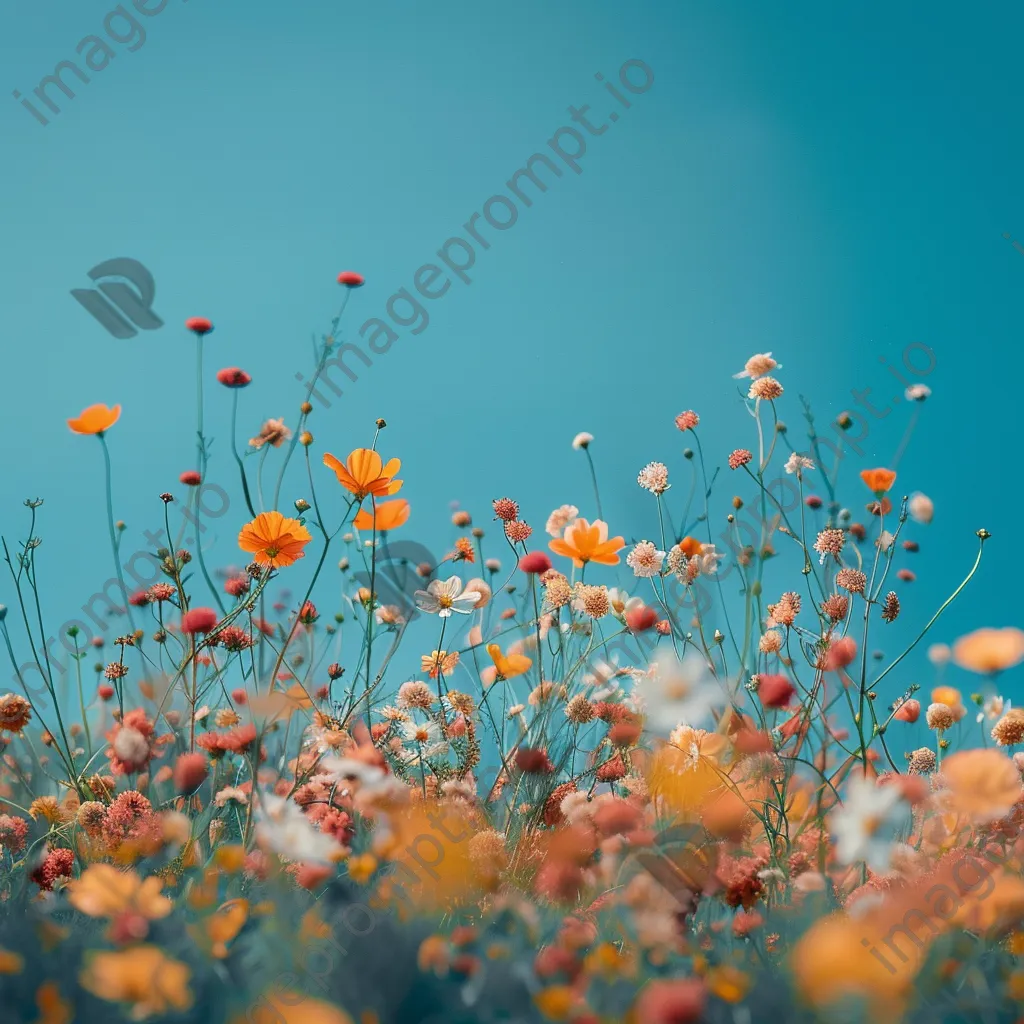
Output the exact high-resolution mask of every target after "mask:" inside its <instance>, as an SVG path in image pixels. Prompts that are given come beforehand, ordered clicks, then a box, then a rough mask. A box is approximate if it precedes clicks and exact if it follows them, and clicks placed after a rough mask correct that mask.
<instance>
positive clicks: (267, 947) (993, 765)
mask: <svg viewBox="0 0 1024 1024" xmlns="http://www.w3.org/2000/svg"><path fill="white" fill-rule="evenodd" d="M337 281H338V284H337V285H336V287H337V288H338V289H339V290H340V293H341V295H342V299H343V301H342V307H341V311H340V312H339V314H338V316H337V317H336V318H335V319H334V321H333V322H332V323H331V325H330V327H329V329H328V330H327V331H326V332H324V333H323V334H322V335H321V336H320V340H319V342H318V347H317V350H316V360H315V363H314V365H313V367H312V368H311V369H310V370H309V371H308V377H307V385H306V386H307V388H308V389H309V390H310V391H312V389H314V388H315V387H316V382H317V380H318V379H319V377H320V375H321V374H322V373H323V371H324V367H325V366H326V365H327V363H328V361H329V360H331V359H332V355H333V353H334V351H335V347H336V345H337V341H336V336H337V334H338V332H339V331H340V330H341V329H342V327H343V323H342V322H343V318H344V315H345V312H346V308H347V306H348V304H349V303H350V302H355V301H358V294H357V293H358V289H359V288H360V287H361V286H362V285H363V283H364V279H363V276H362V275H361V274H360V273H358V272H355V271H346V272H343V273H341V274H340V275H339V276H338V278H337ZM213 331H214V324H213V323H212V322H211V321H210V320H209V319H206V318H204V317H200V316H196V317H191V318H189V319H188V321H187V322H186V324H185V331H184V332H183V333H184V334H185V336H186V337H189V338H191V344H192V345H193V347H194V350H195V368H196V371H195V377H194V381H195V392H194V397H193V398H192V399H191V401H192V402H193V403H194V411H195V423H196V430H195V448H194V462H193V466H194V468H190V469H188V470H186V471H184V472H182V473H181V474H180V476H179V477H178V478H177V479H172V480H169V481H168V482H167V490H166V491H165V492H163V493H160V494H154V495H152V497H151V504H152V509H153V515H154V518H155V519H156V520H157V521H159V522H160V523H161V524H162V526H161V529H160V530H154V531H151V532H150V533H149V534H148V536H150V537H151V538H153V539H154V540H155V541H156V543H155V544H154V546H153V547H152V548H151V549H146V550H144V551H142V552H131V551H129V550H127V549H126V548H125V547H123V546H122V537H123V535H124V529H125V527H124V524H123V523H122V522H120V521H119V520H118V519H117V510H116V502H115V500H114V497H113V495H114V494H115V492H117V491H119V490H120V489H121V488H122V487H124V486H125V484H126V478H125V476H124V469H123V467H121V466H120V464H119V458H118V449H119V435H120V433H121V431H122V430H124V429H125V428H126V424H125V421H126V420H128V419H129V417H130V416H131V415H132V409H131V407H130V406H129V405H127V404H126V405H125V406H124V408H122V405H120V404H113V405H106V404H102V403H96V404H92V405H90V406H88V407H87V408H85V409H83V410H81V411H80V412H77V414H74V415H70V416H68V417H67V427H68V429H69V430H70V431H71V432H72V433H73V434H75V435H78V443H79V444H80V446H81V449H82V453H81V458H82V459H92V460H94V461H95V463H96V466H97V470H98V476H97V480H99V481H101V482H102V483H101V486H100V489H99V490H98V491H97V493H95V494H93V495H91V496H89V500H95V501H100V502H103V503H104V505H105V508H106V510H107V520H108V523H107V525H108V530H107V537H106V541H105V542H106V543H107V544H108V545H109V549H110V559H111V565H112V567H113V569H114V570H115V574H114V575H113V576H112V577H111V584H112V585H111V586H110V587H108V588H107V589H106V590H104V591H103V594H104V595H106V598H107V605H106V609H105V616H106V617H105V618H103V619H101V620H100V621H101V622H103V623H104V624H105V625H107V626H108V627H109V628H106V629H98V628H95V624H93V625H92V626H90V624H89V621H87V620H88V614H87V611H86V612H82V613H80V614H79V617H78V618H72V619H71V620H69V622H70V623H71V624H70V625H69V624H68V623H65V624H64V626H62V627H61V628H60V630H59V633H60V635H59V636H56V637H54V632H53V627H52V626H51V625H50V624H48V623H47V622H46V621H45V619H44V617H43V615H42V612H41V607H42V597H41V580H42V579H44V578H45V577H46V572H45V564H46V557H47V546H46V544H45V543H44V542H43V537H44V535H45V532H46V523H47V513H48V511H49V507H50V500H49V499H48V498H45V499H44V498H31V499H29V500H27V501H25V503H24V504H25V508H24V509H23V512H22V517H21V520H20V522H19V523H18V526H17V530H16V531H14V530H12V531H10V532H5V534H4V537H3V555H4V562H5V569H6V576H5V579H4V581H3V584H2V593H3V595H4V597H5V603H4V606H3V608H2V610H0V632H2V635H3V641H4V646H5V648H6V650H7V653H8V654H9V655H10V662H11V668H12V670H13V673H14V675H13V677H12V682H13V684H14V685H12V686H11V688H10V691H9V692H5V693H4V694H2V695H0V730H2V733H0V735H2V741H3V761H2V771H0V807H2V813H0V855H2V861H0V898H2V910H0V996H2V1000H3V1005H4V1008H5V1010H4V1019H5V1020H11V1021H15V1020H17V1021H25V1022H46V1024H58V1022H70V1021H114V1020H119V1019H130V1020H152V1021H168V1022H170V1021H180V1022H185V1021H197V1022H198V1021H225V1022H228V1021H230V1022H234V1021H239V1022H244V1021H248V1022H259V1024H269V1022H282V1021H283V1022H288V1024H297V1022H306V1024H311V1022H320V1024H327V1022H330V1024H349V1022H359V1024H389V1022H406V1021H409V1022H413V1021H442V1020H443V1021H467V1022H468V1021H499V1020H507V1021H568V1022H573V1024H584V1022H611V1021H631V1022H634V1024H649V1022H650V1024H679V1022H686V1021H703V1020H707V1021H723V1022H726V1021H730V1022H744V1021H757V1020H770V1019H780V1018H781V1019H785V1020H800V1021H808V1022H810V1021H815V1020H835V1019H843V1020H893V1021H895V1020H900V1019H909V1020H917V1019H920V1020H926V1019H927V1020H932V1019H935V1018H936V1016H938V1017H939V1018H940V1019H947V1020H951V1019H956V1020H965V1019H984V1020H993V1021H995V1020H1013V1019H1016V1017H1017V1015H1018V1012H1019V1006H1020V1002H1019V1001H1020V1000H1022V999H1024V972H1022V971H1021V970H1020V969H1019V957H1020V955H1021V953H1022V952H1024V928H1022V921H1024V881H1022V880H1021V877H1020V872H1021V857H1022V853H1024V841H1022V840H1021V838H1020V832H1021V825H1022V824H1024V792H1022V783H1021V776H1022V771H1024V751H1020V750H1019V749H1018V748H1019V746H1020V744H1021V743H1022V742H1024V710H1020V709H1018V708H1016V707H1013V706H1011V701H1010V699H1008V697H1007V694H1006V693H1005V692H1004V690H1003V688H1002V686H1001V680H1002V675H1001V674H1002V673H1003V672H1005V671H1007V670H1009V669H1012V668H1013V667H1014V666H1016V665H1017V664H1019V663H1020V662H1021V661H1022V660H1024V631H1021V630H1020V629H1019V628H1016V627H1014V626H1012V625H1007V624H1006V623H1004V622H998V621H997V622H993V623H992V625H991V627H989V628H982V629H978V630H974V631H972V632H967V633H963V634H961V633H960V632H959V631H958V630H957V627H956V622H957V618H956V614H957V612H956V609H957V602H958V601H964V600H970V596H969V595H970V593H971V586H972V577H973V576H974V575H975V573H976V571H977V569H978V566H979V564H980V563H981V560H982V559H983V558H987V557H991V554H990V552H989V548H990V547H991V546H994V545H997V544H998V542H999V541H998V538H990V536H989V534H988V532H987V531H986V530H985V529H984V528H982V527H980V526H979V529H978V531H977V534H976V536H975V537H973V538H971V546H970V549H968V548H967V547H966V546H965V547H964V549H963V550H961V551H959V552H956V553H955V554H954V555H950V556H949V557H947V558H946V559H945V563H946V566H947V568H948V573H949V588H948V593H946V594H944V595H942V596H941V598H939V599H938V600H936V601H934V602H932V603H931V604H930V605H929V606H928V607H925V608H914V610H913V612H912V614H913V616H914V620H915V622H919V623H920V627H919V628H917V627H915V630H914V633H913V637H912V639H911V640H910V642H909V643H908V644H906V646H905V647H904V649H903V650H901V651H893V652H890V653H888V654H887V655H886V657H885V658H884V659H883V660H879V659H878V658H877V657H875V656H874V655H873V653H872V652H873V651H874V649H875V647H876V646H878V645H881V644H882V643H883V641H884V636H885V634H886V631H887V630H889V629H890V628H892V625H893V623H895V622H896V621H897V620H898V619H899V618H900V617H901V616H902V615H904V614H905V611H904V604H905V603H906V601H907V598H906V597H905V596H903V595H905V594H906V593H907V590H906V589H905V588H904V589H902V590H901V589H900V587H901V583H905V582H906V581H908V580H911V579H912V578H913V573H912V571H911V570H910V568H909V565H910V564H911V563H912V559H913V558H915V557H922V556H920V555H918V554H916V553H917V552H918V550H919V548H920V546H921V545H922V544H923V543H925V538H926V536H927V531H928V528H929V523H930V522H931V521H932V518H933V515H934V514H935V505H934V502H933V501H932V499H930V498H929V497H928V496H927V495H926V493H925V492H924V491H922V490H917V489H916V488H919V487H927V481H923V480H922V481H918V480H914V481H907V482H904V480H903V479H902V477H901V473H900V472H899V471H897V470H894V469H892V468H890V467H888V466H876V465H870V464H864V463H863V462H862V460H861V459H860V458H859V457H858V456H857V454H856V453H855V452H854V451H853V450H852V448H851V447H849V446H847V445H846V444H845V441H844V437H845V434H846V433H848V432H850V431H851V430H852V429H853V428H854V427H855V425H856V424H855V421H854V419H853V417H852V416H850V415H849V414H844V415H841V416H840V417H838V418H837V419H836V422H835V423H829V424H825V425H824V426H823V427H822V429H821V430H820V431H819V426H818V421H817V420H816V419H815V416H814V414H813V407H812V405H810V404H807V403H805V404H804V406H803V408H802V412H803V414H804V415H803V423H804V429H803V430H798V429H796V428H795V427H794V428H789V427H787V426H786V425H785V423H784V420H783V417H784V416H785V417H787V418H789V417H790V415H791V412H792V411H793V409H792V407H793V406H794V405H797V408H798V409H799V408H800V402H799V399H797V398H794V397H793V396H791V395H790V393H789V391H788V390H787V386H786V379H787V369H788V367H784V366H783V365H781V358H784V353H772V352H766V353H751V354H750V357H749V359H747V361H746V364H745V365H744V366H741V367H737V368H736V369H737V372H736V374H735V381H734V382H733V383H734V384H735V385H736V386H738V388H739V389H740V393H741V395H742V402H741V403H740V405H739V407H738V411H739V414H740V415H741V416H744V415H745V423H744V424H743V430H744V431H745V435H746V438H747V447H739V448H735V449H733V450H731V451H710V450H705V448H704V447H703V445H702V443H701V410H700V409H699V408H694V409H685V410H683V411H677V410H671V409H668V410H665V414H664V418H663V423H664V432H665V434H666V436H667V437H670V438H674V445H675V448H676V449H677V451H678V457H677V458H676V459H675V460H673V461H672V462H671V463H663V462H657V461H646V462H645V460H644V455H643V453H639V454H638V458H637V460H636V461H637V472H636V476H635V478H633V479H627V480H615V481H607V480H605V481H603V482H602V481H601V477H602V474H601V472H600V465H599V463H600V458H599V455H600V443H599V441H596V440H595V438H594V437H593V436H592V435H591V434H589V433H586V432H581V433H578V434H577V435H576V436H575V437H574V438H568V437H567V438H565V439H564V445H563V456H564V458H565V459H581V460H585V461H586V463H587V466H588V475H589V477H590V481H591V486H590V487H588V488H584V489H583V491H582V492H581V493H579V494H576V495H574V496H573V503H571V504H564V505H562V506H560V507H557V508H554V509H551V508H545V507H538V506H537V505H536V503H535V502H533V501H531V499H530V495H529V494H528V493H523V492H521V491H520V490H519V489H518V488H517V486H516V475H515V473H514V472H510V473H509V476H508V480H509V491H508V493H506V494H499V495H490V494H484V495H480V496H479V497H478V498H477V499H476V500H475V501H474V502H473V503H472V504H467V505H466V507H459V508H456V509H455V510H454V511H453V512H452V514H451V517H450V522H449V523H447V524H438V525H439V528H440V529H442V530H443V531H445V532H447V534H448V536H449V538H450V539H449V544H448V546H447V549H446V550H444V551H442V552H439V553H437V554H436V555H431V554H430V552H429V549H428V548H427V547H426V546H425V545H419V544H418V543H416V542H415V541H414V538H415V536H416V534H415V529H416V526H417V517H416V510H415V509H413V508H412V505H411V503H410V502H409V501H408V500H406V499H405V498H404V497H403V494H402V491H403V484H404V481H403V475H404V471H403V468H402V458H401V454H402V453H401V452H397V451H394V450H393V449H392V446H391V445H390V444H389V442H388V427H387V423H386V422H385V421H384V420H383V419H378V420H377V421H376V423H373V422H370V423H366V424H363V425H362V427H361V428H353V431H354V432H353V433H352V434H351V435H350V436H349V437H348V438H347V439H346V440H345V441H344V442H341V443H339V441H338V439H336V438H334V437H331V438H329V439H325V438H322V437H321V436H319V434H318V432H317V427H316V415H315V413H314V408H313V406H312V404H311V403H310V402H309V401H308V396H307V400H306V401H304V402H303V403H302V404H301V405H300V406H299V407H298V408H296V409H294V410H291V411H290V414H288V415H285V416H284V417H279V418H275V417H271V418H265V417H259V416H258V414H257V415H256V419H255V421H254V409H258V408H259V407H261V406H267V407H273V408H277V407H278V404H277V403H278V398H277V397H276V396H275V395H274V394H273V392H272V389H273V382H269V383H268V384H267V385H262V384H261V383H260V382H259V381H256V380H254V379H253V378H252V377H251V376H250V374H249V373H248V372H247V371H246V369H245V368H244V366H220V365H218V364H217V363H216V362H214V360H215V359H216V360H223V359H224V357H225V355H227V354H228V353H230V352H232V351H236V352H238V353H239V355H241V352H242V350H241V349H239V348H236V347H235V346H232V345H231V344H230V342H224V343H220V345H219V347H217V348H214V345H215V344H216V343H215V341H214V340H213ZM786 362H787V363H788V360H786ZM186 379H187V378H186ZM930 395H931V390H930V388H929V386H928V385H925V384H923V383H921V382H912V383H910V384H908V386H907V389H906V395H905V398H906V400H907V401H908V402H909V403H911V405H912V406H913V407H914V416H915V417H916V416H917V415H918V414H920V413H921V410H922V409H924V411H925V413H926V412H927V409H926V408H925V407H926V406H927V402H928V399H929V398H930ZM97 397H108V396H97ZM216 404H220V405H225V404H226V405H228V406H230V410H231V424H232V429H231V437H230V439H229V442H228V443H227V444H226V445H225V444H224V443H223V442H222V443H221V444H220V446H219V452H220V458H221V462H220V464H219V465H218V464H217V460H216V458H215V457H214V456H213V455H212V454H211V451H212V449H211V445H210V443H209V438H208V436H207V433H206V428H205V427H204V422H205V420H204V416H205V415H206V413H207V412H208V411H209V410H210V409H211V408H213V407H214V406H215V405H216ZM240 408H244V419H243V417H242V415H240ZM252 422H255V423H256V424H257V426H258V429H255V430H253V431H252V432H251V433H252V436H246V435H247V434H248V433H249V432H250V431H249V430H247V429H246V426H245V425H246V424H248V423H252ZM825 430H827V435H826V433H824V431H825ZM829 452H835V453H836V454H837V455H838V457H835V458H831V459H828V458H827V455H828V453H829ZM229 478H230V482H229ZM215 480H216V481H218V483H217V484H216V487H217V492H216V493H214V494H213V495H212V496H211V494H208V493H207V490H208V488H210V487H212V486H214V485H213V481H215ZM599 483H600V484H601V485H599ZM602 485H603V486H604V487H612V488H614V489H623V488H638V489H639V490H640V491H641V492H643V493H644V494H645V495H646V499H647V500H648V502H649V504H648V509H649V514H647V515H646V516H645V517H644V520H643V522H640V523H635V524H630V523H625V522H621V523H616V522H611V523H609V522H607V521H606V520H605V519H604V518H602V511H601V510H602V490H601V486H602ZM911 487H913V488H915V489H913V490H911ZM730 492H736V494H740V493H743V494H746V495H748V496H749V498H741V497H738V496H737V497H732V496H731V494H730ZM217 494H222V495H223V496H224V497H223V499H221V498H219V497H217ZM293 494H301V495H303V496H302V497H299V498H293V499H291V500H285V498H284V495H289V496H290V495H293ZM82 500H86V496H82ZM748 506H749V508H748ZM204 515H205V516H207V517H210V516H211V515H214V516H215V518H217V519H218V521H226V518H227V517H230V522H231V524H232V533H233V534H234V535H235V538H236V539H235V545H234V551H233V552H231V551H224V552H223V553H222V552H221V551H220V550H216V554H215V555H214V551H213V550H209V551H208V550H205V548H206V545H204V543H202V537H203V518H204ZM741 521H742V523H743V530H742V532H741V530H740V523H741ZM186 534H189V535H190V536H191V537H192V539H193V543H191V544H189V543H187V542H186V541H185V540H184V539H183V538H184V537H185V536H186ZM197 538H198V542H196V541H197ZM715 538H717V539H715ZM69 611H73V609H69ZM54 639H56V643H54ZM57 644H60V649H58V648H57ZM924 648H927V654H928V662H929V663H930V665H931V678H928V679H926V680H924V681H922V682H920V683H918V682H913V683H910V682H907V677H906V675H905V673H904V665H905V659H906V657H907V656H908V655H909V654H910V653H911V652H912V651H915V649H916V650H920V649H924ZM61 650H64V651H69V652H70V655H69V657H67V658H66V659H62V658H61ZM30 670H31V671H30ZM919 720H920V721H921V722H922V723H924V724H926V726H927V732H926V733H925V735H926V736H927V739H926V741H925V742H923V743H918V745H916V746H915V747H914V748H913V749H907V747H908V743H907V742H906V740H905V739H904V734H905V733H906V732H907V730H908V729H909V727H910V726H911V725H912V724H913V723H916V722H918V721H919ZM915 735H920V734H915Z"/></svg>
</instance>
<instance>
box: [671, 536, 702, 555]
mask: <svg viewBox="0 0 1024 1024" xmlns="http://www.w3.org/2000/svg"><path fill="white" fill-rule="evenodd" d="M676 546H677V547H678V548H679V550H680V551H682V553H683V554H684V555H686V557H687V558H693V557H694V556H695V555H699V554H700V553H701V549H702V548H703V547H704V545H703V544H702V543H701V542H700V541H699V540H697V538H696V537H684V538H683V539H682V540H681V541H680V542H679V543H678V545H676Z"/></svg>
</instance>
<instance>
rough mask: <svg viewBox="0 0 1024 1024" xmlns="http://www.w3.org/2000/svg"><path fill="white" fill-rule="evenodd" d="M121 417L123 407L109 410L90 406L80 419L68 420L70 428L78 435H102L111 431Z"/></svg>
mask: <svg viewBox="0 0 1024 1024" xmlns="http://www.w3.org/2000/svg"><path fill="white" fill-rule="evenodd" d="M120 417H121V406H119V405H115V406H114V408H113V409H108V408H107V407H106V406H105V405H102V404H100V405H90V406H89V408H88V409H83V410H82V412H81V414H80V415H79V417H78V419H75V420H68V426H69V427H70V428H71V429H72V430H73V431H74V432H75V433H76V434H102V433H103V432H104V431H105V430H109V429H110V428H111V427H112V426H113V425H114V424H115V423H116V422H117V421H118V420H119V419H120Z"/></svg>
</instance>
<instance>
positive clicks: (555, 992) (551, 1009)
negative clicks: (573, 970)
mask: <svg viewBox="0 0 1024 1024" xmlns="http://www.w3.org/2000/svg"><path fill="white" fill-rule="evenodd" d="M533 1001H534V1002H535V1003H536V1004H537V1009H538V1010H540V1012H541V1013H543V1014H544V1016H545V1017H547V1018H548V1020H566V1019H568V1017H569V1011H570V1010H571V1009H572V1008H573V1006H574V1005H575V1003H576V993H575V992H573V990H572V989H571V988H570V987H569V986H568V985H549V986H548V987H547V988H542V989H541V990H540V991H539V992H538V993H537V994H536V995H535V996H534V997H533Z"/></svg>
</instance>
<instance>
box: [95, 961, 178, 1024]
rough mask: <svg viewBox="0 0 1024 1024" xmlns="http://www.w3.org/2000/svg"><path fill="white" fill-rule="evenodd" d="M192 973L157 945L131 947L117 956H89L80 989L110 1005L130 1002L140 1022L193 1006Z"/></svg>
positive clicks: (133, 1013) (135, 1016)
mask: <svg viewBox="0 0 1024 1024" xmlns="http://www.w3.org/2000/svg"><path fill="white" fill-rule="evenodd" d="M190 977H191V971H189V969H188V967H186V966H185V964H183V963H180V962H179V961H177V960H172V959H171V958H170V957H168V956H166V955H165V954H164V952H163V950H161V949H157V947H156V946H146V945H144V946H134V947H132V948H131V949H125V950H122V951H120V952H116V953H92V954H90V955H89V956H88V959H87V961H86V966H85V968H84V969H83V970H82V973H81V974H80V975H79V981H80V982H81V985H82V987H83V988H84V989H85V990H86V991H88V992H91V993H92V994H93V995H94V996H97V997H99V998H100V999H106V1000H107V1001H108V1002H111V1003H131V1005H132V1009H131V1013H132V1016H133V1017H134V1018H135V1019H136V1020H141V1019H143V1018H145V1017H148V1016H151V1015H153V1014H162V1013H166V1012H167V1011H168V1010H171V1009H174V1010H187V1009H188V1008H189V1007H190V1006H191V1005H192V993H191V991H189V987H188V983H189V978H190Z"/></svg>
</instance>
